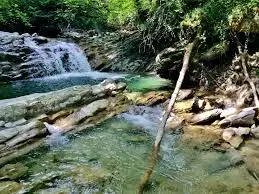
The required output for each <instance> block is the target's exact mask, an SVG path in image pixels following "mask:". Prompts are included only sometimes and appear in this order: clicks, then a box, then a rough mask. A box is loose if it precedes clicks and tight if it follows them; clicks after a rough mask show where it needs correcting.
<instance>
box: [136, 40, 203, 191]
mask: <svg viewBox="0 0 259 194" xmlns="http://www.w3.org/2000/svg"><path fill="white" fill-rule="evenodd" d="M199 39H200V36H198V35H197V37H196V38H195V40H194V41H193V42H192V43H189V44H188V45H187V46H186V49H185V54H184V57H183V65H182V69H181V71H180V74H179V77H178V80H177V83H176V86H175V89H174V92H173V94H172V96H171V100H170V102H169V105H168V107H167V110H166V112H165V114H164V115H163V119H162V125H161V127H160V128H159V129H158V132H157V136H156V140H155V143H154V145H153V150H152V153H151V156H150V158H149V162H148V169H147V170H146V171H145V173H144V176H143V177H142V179H141V181H140V183H139V187H138V193H139V194H142V193H143V192H144V188H145V186H146V184H147V183H148V181H149V180H150V178H151V176H152V173H153V169H154V167H155V165H156V163H157V159H158V152H159V149H160V144H161V141H162V138H163V135H164V131H165V126H166V123H167V119H168V118H169V116H170V113H171V111H172V109H173V106H174V104H175V101H176V97H177V95H178V93H179V90H180V89H181V86H182V83H183V80H184V77H185V74H186V71H187V69H188V66H189V61H190V56H191V54H192V51H193V48H194V47H196V45H197V44H198V41H199Z"/></svg>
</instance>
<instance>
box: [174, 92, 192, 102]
mask: <svg viewBox="0 0 259 194" xmlns="http://www.w3.org/2000/svg"><path fill="white" fill-rule="evenodd" d="M193 94H194V91H193V90H192V89H182V90H180V91H179V93H178V95H177V98H176V100H177V101H181V100H186V99H190V98H192V97H193Z"/></svg>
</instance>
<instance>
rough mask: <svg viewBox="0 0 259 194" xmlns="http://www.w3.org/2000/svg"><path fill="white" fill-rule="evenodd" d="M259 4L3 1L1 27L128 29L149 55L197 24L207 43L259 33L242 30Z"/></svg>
mask: <svg viewBox="0 0 259 194" xmlns="http://www.w3.org/2000/svg"><path fill="white" fill-rule="evenodd" d="M258 5H259V3H258V1H257V0H236V1H233V0H174V1H172V0H123V1H122V0H107V1H104V0H2V1H1V2H0V28H1V30H8V31H21V32H24V31H36V32H42V31H45V30H46V29H47V30H50V31H51V30H54V29H55V30H57V29H59V30H63V29H66V28H72V29H82V30H89V29H98V30H104V29H107V27H112V28H115V29H118V28H119V29H120V28H124V29H130V30H133V31H136V32H137V34H135V40H137V42H138V43H139V44H140V47H141V48H142V51H146V50H148V51H149V52H150V51H157V50H161V48H160V47H161V45H162V48H164V47H165V46H169V45H172V44H173V43H175V42H179V41H180V40H182V39H184V38H186V35H187V36H190V35H191V34H192V30H193V28H196V27H197V26H198V27H200V28H202V31H203V33H204V35H205V37H206V38H207V39H206V41H207V42H208V43H210V42H219V41H222V40H226V39H228V38H229V37H228V35H229V29H230V27H231V28H232V29H236V30H244V29H245V30H248V29H250V30H252V31H258V30H257V27H258V26H257V25H256V26H254V25H253V27H251V28H249V23H247V22H245V24H243V25H246V27H241V26H240V25H241V23H244V21H243V20H245V18H250V19H251V20H258V19H257V18H256V15H257V17H258ZM255 23H256V21H255ZM186 27H187V28H186ZM53 28H54V29H53ZM186 29H188V30H187V31H186ZM58 32H59V31H57V33H58Z"/></svg>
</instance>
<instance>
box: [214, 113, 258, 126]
mask: <svg viewBox="0 0 259 194" xmlns="http://www.w3.org/2000/svg"><path fill="white" fill-rule="evenodd" d="M254 117H255V111H254V110H253V109H246V110H245V109H244V110H243V111H241V112H240V113H238V114H235V115H231V116H228V117H227V118H225V119H223V120H222V121H220V122H219V125H220V126H221V127H227V126H229V127H230V126H237V127H239V126H241V127H251V126H252V125H253V124H254V123H255V121H254Z"/></svg>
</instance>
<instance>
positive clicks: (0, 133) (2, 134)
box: [0, 128, 19, 143]
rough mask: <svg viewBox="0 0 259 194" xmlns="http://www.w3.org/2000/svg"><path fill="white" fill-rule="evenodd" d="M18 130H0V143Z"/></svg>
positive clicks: (14, 134)
mask: <svg viewBox="0 0 259 194" xmlns="http://www.w3.org/2000/svg"><path fill="white" fill-rule="evenodd" d="M18 133H19V132H18V131H17V129H16V128H7V129H3V130H1V131H0V143H3V142H6V141H7V140H9V139H11V138H12V137H14V136H16V135H17V134H18Z"/></svg>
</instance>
